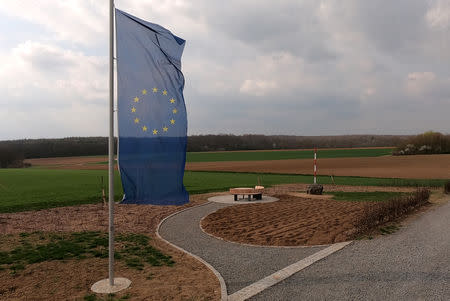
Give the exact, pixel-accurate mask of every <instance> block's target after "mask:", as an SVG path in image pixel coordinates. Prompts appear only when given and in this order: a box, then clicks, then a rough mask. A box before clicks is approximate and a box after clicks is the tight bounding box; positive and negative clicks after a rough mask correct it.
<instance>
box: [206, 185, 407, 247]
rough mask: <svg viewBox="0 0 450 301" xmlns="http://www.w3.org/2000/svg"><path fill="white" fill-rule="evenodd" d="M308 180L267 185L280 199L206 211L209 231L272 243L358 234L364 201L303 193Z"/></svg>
mask: <svg viewBox="0 0 450 301" xmlns="http://www.w3.org/2000/svg"><path fill="white" fill-rule="evenodd" d="M306 186H307V185H306V184H288V185H278V186H275V187H271V188H268V189H267V190H266V193H267V194H275V195H276V197H278V198H279V199H280V200H279V201H277V202H273V203H260V204H248V205H245V206H232V207H226V208H223V209H220V210H218V211H216V212H214V213H212V214H210V215H208V216H206V217H205V218H204V219H203V220H202V222H201V226H202V228H203V229H204V230H205V232H207V233H209V234H212V235H214V236H217V237H220V238H222V239H225V240H228V241H234V242H240V243H248V244H255V245H272V246H301V245H318V244H331V243H336V242H342V241H346V240H351V239H354V237H355V234H356V233H357V223H358V218H360V216H361V214H362V212H363V208H364V203H359V202H343V201H334V200H331V199H329V197H328V196H309V195H305V194H303V193H301V191H305V190H306ZM324 190H325V191H329V192H330V191H398V192H411V191H414V188H411V187H372V186H365V187H357V186H335V185H324Z"/></svg>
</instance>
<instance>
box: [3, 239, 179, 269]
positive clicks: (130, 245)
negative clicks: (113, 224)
mask: <svg viewBox="0 0 450 301" xmlns="http://www.w3.org/2000/svg"><path fill="white" fill-rule="evenodd" d="M7 240H8V237H3V239H2V241H7ZM149 241H150V238H149V237H148V236H145V235H142V234H118V235H117V236H116V247H115V258H116V259H117V260H122V261H125V264H126V265H127V266H128V267H130V268H134V269H137V270H142V269H144V267H145V265H146V264H148V265H151V266H162V265H166V266H172V265H173V264H174V261H173V260H172V258H171V257H170V256H168V255H165V254H163V253H161V252H160V251H159V250H157V249H155V248H154V247H152V246H151V245H150V244H149ZM93 257H99V258H107V257H108V233H103V232H75V233H70V234H69V233H61V234H55V233H50V234H49V233H43V232H34V233H31V234H30V233H24V234H22V235H20V241H19V243H18V245H16V246H14V247H13V248H11V249H10V250H3V251H0V269H10V270H11V272H12V273H17V271H19V270H23V269H25V268H26V266H27V265H28V264H33V263H39V262H44V261H51V260H68V259H85V258H93Z"/></svg>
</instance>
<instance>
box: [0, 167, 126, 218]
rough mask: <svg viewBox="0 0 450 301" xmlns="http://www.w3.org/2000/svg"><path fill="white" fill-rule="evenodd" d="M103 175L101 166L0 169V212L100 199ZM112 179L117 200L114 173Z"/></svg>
mask: <svg viewBox="0 0 450 301" xmlns="http://www.w3.org/2000/svg"><path fill="white" fill-rule="evenodd" d="M107 175H108V172H107V171H103V170H51V169H30V168H27V169H0V212H13V211H23V210H36V209H44V208H51V207H57V206H69V205H77V204H87V203H95V202H100V201H101V196H102V193H101V192H102V190H101V180H100V177H102V176H103V179H104V182H105V183H106V182H107ZM114 180H115V181H114V183H115V184H114V185H115V187H116V189H115V199H116V200H120V199H121V197H122V186H121V182H120V179H119V176H118V175H117V174H116V177H115V179H114ZM105 185H106V184H105ZM106 191H107V190H106Z"/></svg>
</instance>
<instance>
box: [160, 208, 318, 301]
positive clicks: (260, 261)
mask: <svg viewBox="0 0 450 301" xmlns="http://www.w3.org/2000/svg"><path fill="white" fill-rule="evenodd" d="M227 206H230V205H229V204H219V203H209V204H207V205H204V206H200V207H194V208H192V209H188V210H186V211H183V212H181V213H179V214H177V215H174V216H172V217H170V218H168V219H167V220H166V221H165V222H164V223H163V224H162V225H161V228H160V230H159V233H160V235H161V236H162V237H163V238H164V239H166V240H168V241H170V242H171V243H173V244H175V245H177V246H179V247H181V248H183V249H185V250H187V251H189V252H191V253H193V254H195V255H197V256H199V257H201V258H203V259H204V260H205V261H207V262H208V263H210V264H211V265H212V266H213V267H214V268H215V269H216V270H217V271H219V273H220V274H221V275H222V277H223V278H224V280H225V283H226V285H227V293H228V295H230V294H232V293H234V292H236V291H238V290H240V289H242V288H244V287H246V286H248V285H250V284H252V283H254V282H256V281H258V280H260V279H262V278H264V277H266V276H268V275H270V274H272V273H274V272H276V271H278V270H280V269H282V268H284V267H286V266H288V265H290V264H292V263H294V262H297V261H299V260H301V259H303V258H306V257H308V256H309V255H312V254H313V253H316V252H318V251H319V250H322V249H324V248H325V247H307V248H298V247H297V248H295V247H294V248H278V247H253V246H245V245H239V244H236V243H230V242H226V241H222V240H219V239H215V238H213V237H211V236H209V235H207V234H205V233H204V232H203V231H202V230H201V229H200V227H199V222H200V219H201V218H202V217H204V216H206V215H208V214H209V213H212V212H214V211H216V210H217V209H220V208H223V207H227ZM241 206H245V205H241Z"/></svg>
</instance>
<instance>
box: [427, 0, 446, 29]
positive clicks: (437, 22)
mask: <svg viewBox="0 0 450 301" xmlns="http://www.w3.org/2000/svg"><path fill="white" fill-rule="evenodd" d="M425 19H426V21H427V23H428V26H429V27H431V28H437V29H448V28H449V26H450V2H448V1H446V0H434V1H431V2H430V7H429V9H428V11H427V13H426V15H425Z"/></svg>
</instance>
